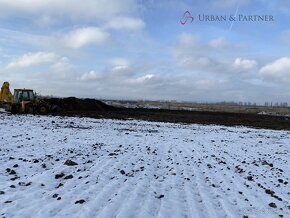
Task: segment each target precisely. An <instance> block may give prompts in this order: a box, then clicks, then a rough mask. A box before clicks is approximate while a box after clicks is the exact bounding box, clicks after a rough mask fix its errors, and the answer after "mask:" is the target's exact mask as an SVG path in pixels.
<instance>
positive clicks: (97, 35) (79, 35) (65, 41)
mask: <svg viewBox="0 0 290 218" xmlns="http://www.w3.org/2000/svg"><path fill="white" fill-rule="evenodd" d="M56 40H58V39H57V38H56ZM109 40H110V34H109V33H107V32H105V31H103V30H102V29H100V28H98V27H84V28H79V29H76V30H73V31H71V32H69V33H67V34H65V35H64V36H62V37H61V39H60V41H59V42H58V43H61V44H62V45H65V46H66V47H69V48H74V49H78V48H81V47H84V46H87V45H90V44H96V45H98V44H103V43H106V42H108V41H109Z"/></svg>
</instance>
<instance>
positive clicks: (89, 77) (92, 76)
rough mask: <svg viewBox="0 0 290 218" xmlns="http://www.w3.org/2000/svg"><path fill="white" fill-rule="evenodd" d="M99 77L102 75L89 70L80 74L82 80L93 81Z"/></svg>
mask: <svg viewBox="0 0 290 218" xmlns="http://www.w3.org/2000/svg"><path fill="white" fill-rule="evenodd" d="M101 78H102V76H101V75H100V74H99V73H97V72H95V71H93V70H91V71H90V72H88V73H85V74H83V75H82V76H81V78H80V80H82V81H94V80H98V79H101Z"/></svg>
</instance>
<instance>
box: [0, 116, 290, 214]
mask: <svg viewBox="0 0 290 218" xmlns="http://www.w3.org/2000/svg"><path fill="white" fill-rule="evenodd" d="M0 137H1V141H0V217H21V218H25V217H44V218H45V217H88V218H91V217H124V218H129V217H166V218H167V217H174V218H176V217H205V218H210V217H218V218H219V217H279V215H280V216H282V215H283V216H284V217H290V193H289V192H290V188H289V183H288V182H289V177H290V170H289V169H290V163H289V161H290V132H286V131H271V130H255V129H249V128H243V127H240V128H228V127H222V126H202V125H181V124H165V123H150V122H140V121H134V120H132V121H116V120H95V119H88V118H64V117H44V116H42V117H41V116H11V115H8V114H0ZM67 160H72V161H74V162H76V163H78V165H75V166H67V165H65V164H64V163H65V162H66V161H67Z"/></svg>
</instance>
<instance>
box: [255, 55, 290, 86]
mask: <svg viewBox="0 0 290 218" xmlns="http://www.w3.org/2000/svg"><path fill="white" fill-rule="evenodd" d="M260 73H261V74H262V75H264V76H269V77H272V78H276V79H278V80H281V81H290V78H289V77H290V57H283V58H280V59H278V60H275V61H274V62H272V63H269V64H267V65H265V66H264V67H262V68H261V69H260Z"/></svg>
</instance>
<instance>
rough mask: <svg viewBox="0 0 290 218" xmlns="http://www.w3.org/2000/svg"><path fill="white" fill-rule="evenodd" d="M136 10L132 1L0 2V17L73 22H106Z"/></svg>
mask: <svg viewBox="0 0 290 218" xmlns="http://www.w3.org/2000/svg"><path fill="white" fill-rule="evenodd" d="M136 8H137V6H136V1H134V0H110V1H107V0H82V1H79V0H46V1H39V0H17V1H11V0H1V1H0V14H1V15H0V16H5V17H9V16H18V15H21V14H31V15H41V16H42V15H46V16H49V17H52V18H55V17H61V18H70V19H73V20H76V19H82V20H83V19H86V20H88V19H93V18H95V19H100V20H107V19H108V18H111V17H114V16H116V15H120V14H131V13H133V11H134V10H136Z"/></svg>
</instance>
